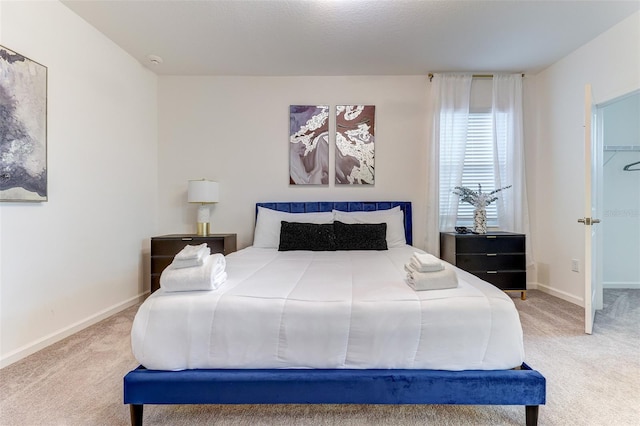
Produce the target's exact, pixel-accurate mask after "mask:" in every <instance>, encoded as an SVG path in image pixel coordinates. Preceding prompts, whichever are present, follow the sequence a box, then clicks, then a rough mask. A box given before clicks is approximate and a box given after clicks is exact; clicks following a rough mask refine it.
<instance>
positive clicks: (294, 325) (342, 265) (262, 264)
mask: <svg viewBox="0 0 640 426" xmlns="http://www.w3.org/2000/svg"><path fill="white" fill-rule="evenodd" d="M414 251H416V249H415V248H413V247H410V246H406V247H401V248H393V249H389V250H387V251H337V252H308V251H290V252H278V251H276V250H275V249H258V248H252V247H250V248H246V249H244V250H240V251H239V252H236V253H233V254H230V255H228V256H227V258H226V260H227V274H228V279H227V281H226V283H224V284H223V285H222V286H221V287H219V288H218V289H217V290H214V291H193V292H181V293H167V292H164V291H163V290H162V289H160V290H158V291H156V292H155V293H154V294H153V295H151V296H150V297H149V298H148V299H147V300H146V301H145V302H144V303H143V304H142V305H141V306H140V309H139V311H138V313H137V315H136V317H135V320H134V323H133V328H132V332H131V341H132V348H133V353H134V355H135V357H136V359H137V360H138V361H139V362H140V364H142V365H144V366H145V367H147V368H149V369H162V370H182V369H193V368H385V369H386V368H396V369H404V368H407V369H440V370H472V369H473V370H475V369H479V370H493V369H508V368H513V367H516V366H518V365H520V364H521V363H522V362H523V359H524V349H523V340H522V328H521V325H520V319H519V316H518V312H517V311H516V309H515V306H514V304H513V302H512V301H511V299H510V298H509V296H507V295H505V294H504V293H503V292H502V291H500V290H498V289H496V288H495V287H494V286H492V285H491V284H488V283H486V282H484V281H482V280H480V279H478V278H476V277H475V276H473V275H471V274H468V273H466V272H464V271H462V270H460V269H457V273H458V279H459V287H458V288H455V289H447V290H432V291H420V292H416V291H414V290H412V289H411V288H410V287H409V286H408V285H407V283H406V281H405V276H406V272H405V271H404V268H403V267H404V264H405V263H407V262H408V261H409V258H410V257H411V255H412V253H413V252H414Z"/></svg>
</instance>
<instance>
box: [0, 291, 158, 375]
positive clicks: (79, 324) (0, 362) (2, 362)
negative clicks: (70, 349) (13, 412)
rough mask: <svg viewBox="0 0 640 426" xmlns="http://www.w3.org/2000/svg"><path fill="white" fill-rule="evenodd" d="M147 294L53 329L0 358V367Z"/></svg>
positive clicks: (125, 307) (119, 309)
mask: <svg viewBox="0 0 640 426" xmlns="http://www.w3.org/2000/svg"><path fill="white" fill-rule="evenodd" d="M147 295H148V292H146V293H142V294H140V295H138V296H134V297H132V298H131V299H128V300H125V301H124V302H121V303H117V304H115V305H113V306H110V307H108V308H106V309H103V310H102V311H100V312H98V313H96V314H94V315H91V316H90V317H88V318H86V319H84V320H81V321H78V322H76V323H73V324H71V325H69V326H68V327H65V328H63V329H61V330H58V331H55V332H53V333H51V334H49V335H47V336H44V337H42V338H40V339H38V340H36V341H34V342H31V343H28V344H26V345H24V346H22V347H20V348H18V349H16V350H14V351H12V352H9V353H8V354H6V355H4V356H2V358H0V368H4V367H6V366H8V365H11V364H13V363H14V362H16V361H19V360H21V359H22V358H26V357H27V356H29V355H31V354H33V353H35V352H38V351H39V350H41V349H44V348H46V347H47V346H50V345H52V344H54V343H56V342H59V341H60V340H62V339H64V338H65V337H69V336H71V335H72V334H74V333H77V332H78V331H80V330H83V329H85V328H87V327H89V326H91V325H93V324H96V323H98V322H100V321H102V320H103V319H106V318H109V317H110V316H111V315H113V314H117V313H118V312H120V311H123V310H125V309H127V308H128V307H130V306H133V305H135V304H136V303H139V302H142V301H143V300H144V299H145V297H146V296H147Z"/></svg>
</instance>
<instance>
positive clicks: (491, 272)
mask: <svg viewBox="0 0 640 426" xmlns="http://www.w3.org/2000/svg"><path fill="white" fill-rule="evenodd" d="M497 273H498V271H487V274H497Z"/></svg>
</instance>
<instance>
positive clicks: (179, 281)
mask: <svg viewBox="0 0 640 426" xmlns="http://www.w3.org/2000/svg"><path fill="white" fill-rule="evenodd" d="M225 268H226V260H225V258H224V256H223V255H222V254H220V253H216V254H212V255H210V256H207V257H206V258H205V260H204V264H203V265H202V266H198V267H194V268H175V267H173V266H172V265H169V266H168V267H167V268H166V269H165V270H164V271H162V274H161V275H160V287H162V288H163V289H164V290H166V291H193V290H215V289H216V288H218V287H219V286H220V285H221V284H222V283H224V282H225V281H226V279H227V273H226V271H225Z"/></svg>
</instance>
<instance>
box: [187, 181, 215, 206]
mask: <svg viewBox="0 0 640 426" xmlns="http://www.w3.org/2000/svg"><path fill="white" fill-rule="evenodd" d="M187 198H188V201H189V202H190V203H217V202H218V200H219V192H218V182H212V181H210V180H204V179H202V180H190V181H189V193H188V196H187Z"/></svg>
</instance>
